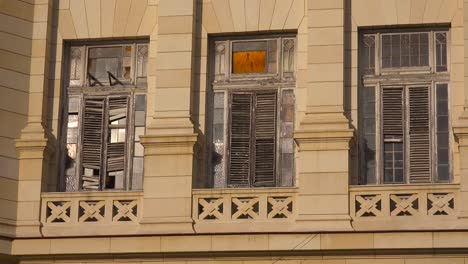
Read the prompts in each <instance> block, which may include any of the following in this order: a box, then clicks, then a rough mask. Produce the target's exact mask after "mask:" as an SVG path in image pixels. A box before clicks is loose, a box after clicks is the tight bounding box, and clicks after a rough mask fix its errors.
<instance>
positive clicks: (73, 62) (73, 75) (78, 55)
mask: <svg viewBox="0 0 468 264" xmlns="http://www.w3.org/2000/svg"><path fill="white" fill-rule="evenodd" d="M82 77H83V67H82V48H81V47H72V48H71V49H70V85H80V84H81V79H82Z"/></svg>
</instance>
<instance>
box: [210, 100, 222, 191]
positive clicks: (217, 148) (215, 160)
mask: <svg viewBox="0 0 468 264" xmlns="http://www.w3.org/2000/svg"><path fill="white" fill-rule="evenodd" d="M213 101H214V117H213V130H212V138H213V142H212V146H211V148H212V152H211V163H212V166H213V181H214V186H215V187H225V178H224V175H225V174H224V171H225V159H224V151H225V146H224V142H225V141H224V93H215V94H214V99H213Z"/></svg>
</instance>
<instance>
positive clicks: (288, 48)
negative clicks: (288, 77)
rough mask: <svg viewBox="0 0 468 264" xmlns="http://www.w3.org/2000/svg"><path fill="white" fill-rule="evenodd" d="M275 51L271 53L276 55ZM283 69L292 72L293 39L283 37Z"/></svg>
mask: <svg viewBox="0 0 468 264" xmlns="http://www.w3.org/2000/svg"><path fill="white" fill-rule="evenodd" d="M275 53H276V52H275ZM275 53H273V54H272V55H276V54H275ZM283 71H284V72H294V40H293V39H285V40H284V41H283Z"/></svg>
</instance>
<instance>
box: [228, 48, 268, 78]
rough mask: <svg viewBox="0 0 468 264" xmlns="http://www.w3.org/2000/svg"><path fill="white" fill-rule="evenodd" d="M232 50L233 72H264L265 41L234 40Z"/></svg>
mask: <svg viewBox="0 0 468 264" xmlns="http://www.w3.org/2000/svg"><path fill="white" fill-rule="evenodd" d="M232 50H233V52H232V72H233V73H264V72H266V59H267V51H268V49H267V42H266V41H249V42H234V43H233V44H232Z"/></svg>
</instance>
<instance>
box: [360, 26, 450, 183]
mask: <svg viewBox="0 0 468 264" xmlns="http://www.w3.org/2000/svg"><path fill="white" fill-rule="evenodd" d="M418 32H428V34H429V66H427V67H402V68H393V69H383V68H382V66H381V65H382V49H381V43H382V38H381V36H382V34H400V33H418ZM440 32H445V33H447V36H446V37H447V43H446V45H447V47H446V48H447V54H446V56H447V71H445V72H438V71H437V70H436V67H437V65H436V61H435V60H436V54H435V48H434V47H435V41H436V40H435V34H436V33H440ZM366 35H374V36H375V63H374V65H375V68H374V74H369V73H367V72H364V70H365V69H362V68H361V67H362V66H361V64H360V65H359V76H360V84H359V86H360V89H359V90H361V88H365V87H366V88H371V87H373V88H374V89H375V125H376V129H375V132H376V133H375V137H376V138H375V141H376V142H375V147H376V155H375V163H376V165H375V177H376V179H375V180H376V182H375V184H412V183H410V175H409V147H408V144H409V133H408V132H407V131H405V132H404V139H403V142H404V148H403V149H404V182H402V183H385V181H384V172H383V168H384V166H383V160H384V159H383V142H384V140H383V130H382V98H381V93H382V89H384V88H385V87H402V88H403V90H404V98H403V100H405V102H404V105H403V107H404V109H403V111H404V120H403V122H404V129H405V130H406V129H407V128H408V126H409V120H408V117H409V112H408V111H409V110H408V109H409V107H408V106H409V102H408V101H407V100H409V96H407V91H408V89H409V88H410V87H428V89H429V100H430V101H429V124H430V142H431V143H430V144H431V149H430V159H431V160H432V161H434V162H432V164H431V173H430V179H431V181H430V182H428V183H439V182H441V181H439V180H438V175H437V163H436V162H435V161H437V138H436V136H437V119H436V118H437V116H436V114H437V101H436V100H437V98H436V88H437V85H438V84H447V90H448V101H449V102H450V101H451V98H450V64H451V63H450V44H451V41H450V40H451V38H450V36H451V31H450V28H448V27H445V26H444V27H434V28H427V27H426V28H410V29H385V30H377V29H375V30H374V29H373V30H362V31H361V32H360V34H359V36H360V37H359V52H360V53H362V51H363V50H362V48H363V45H362V42H361V41H362V39H363V37H364V36H366ZM359 58H361V57H359ZM361 97H362V95H361V93H360V92H359V98H360V99H359V100H360V101H361ZM360 104H361V103H360ZM450 112H451V107H450V103H449V104H448V115H449V116H450ZM448 121H449V124H448V128H449V141H448V142H449V144H448V148H449V161H448V162H449V176H448V177H449V181H448V182H451V181H452V180H453V170H452V164H453V154H452V152H451V151H450V150H451V149H453V142H452V141H453V140H451V139H452V138H453V133H452V130H451V126H452V123H451V119H450V118H449V120H448ZM359 122H362V121H361V118H359ZM359 127H360V128H362V127H363V125H361V124H360V125H359ZM363 134H364V133H360V141H361V140H362V139H363V136H364V135H363ZM362 151H363V150H359V156H360V159H363V158H364V153H363V152H362ZM363 164H364V163H363V162H362V161H360V165H359V168H360V169H359V173H360V174H362V173H364V171H365V167H364V165H363ZM359 178H360V180H359V182H358V184H367V183H366V182H362V179H361V176H360V177H359Z"/></svg>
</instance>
